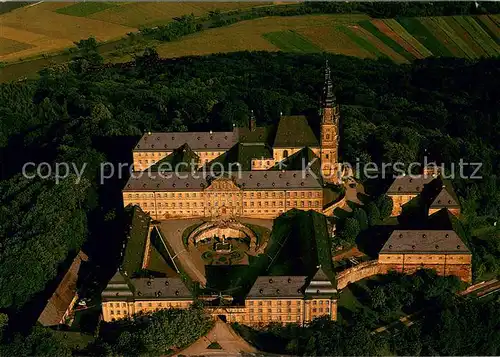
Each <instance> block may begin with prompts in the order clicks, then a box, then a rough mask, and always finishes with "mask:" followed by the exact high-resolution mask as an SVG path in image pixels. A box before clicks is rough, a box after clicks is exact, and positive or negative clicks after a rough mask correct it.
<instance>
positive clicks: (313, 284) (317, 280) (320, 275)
mask: <svg viewBox="0 0 500 357" xmlns="http://www.w3.org/2000/svg"><path fill="white" fill-rule="evenodd" d="M336 292H337V289H336V288H335V287H334V286H333V284H332V282H331V280H330V278H328V276H327V275H326V273H325V272H324V271H323V269H322V268H321V267H320V268H319V269H318V271H317V272H316V274H314V276H313V277H312V279H311V281H310V283H309V285H308V286H307V288H306V290H305V293H306V295H311V296H331V295H333V294H334V293H336Z"/></svg>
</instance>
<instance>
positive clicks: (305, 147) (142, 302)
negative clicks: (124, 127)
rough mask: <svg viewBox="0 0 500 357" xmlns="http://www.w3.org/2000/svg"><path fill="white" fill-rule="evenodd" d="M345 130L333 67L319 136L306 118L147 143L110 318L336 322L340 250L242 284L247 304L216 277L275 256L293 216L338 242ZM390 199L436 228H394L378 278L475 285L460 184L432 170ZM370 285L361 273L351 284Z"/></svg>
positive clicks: (106, 310) (157, 136)
mask: <svg viewBox="0 0 500 357" xmlns="http://www.w3.org/2000/svg"><path fill="white" fill-rule="evenodd" d="M340 122H341V120H340V109H339V105H338V103H337V100H336V97H335V95H334V91H333V84H332V80H331V78H330V70H329V68H328V66H327V67H326V71H325V82H324V89H323V99H322V103H321V111H320V123H319V129H318V130H317V132H315V130H314V129H313V128H314V125H310V123H309V121H308V118H306V117H305V116H281V117H280V119H279V122H278V123H277V125H271V126H265V127H264V126H257V124H256V120H255V118H254V116H253V113H252V114H251V115H250V119H249V123H248V126H247V127H234V128H233V130H232V131H227V132H212V131H210V132H175V133H146V134H145V135H143V137H142V138H141V139H140V140H139V142H138V143H137V145H136V146H135V148H134V150H133V153H132V156H133V163H134V170H135V172H134V173H133V175H131V177H130V179H129V180H128V182H127V183H126V185H125V187H124V189H123V201H124V205H125V207H127V208H128V209H129V211H130V217H131V224H130V226H129V230H128V233H127V238H126V239H127V241H126V243H125V244H124V249H123V252H122V259H123V263H122V265H121V266H120V268H119V269H118V271H117V273H116V274H115V275H114V276H113V278H112V279H111V280H110V281H109V284H108V286H107V287H106V289H105V290H104V292H103V293H102V298H103V303H102V308H103V318H104V320H105V321H112V320H115V319H120V318H126V317H130V316H133V315H135V314H139V313H147V312H152V311H155V310H157V309H164V308H170V307H175V308H188V307H189V306H190V305H191V304H192V303H193V302H194V301H195V300H196V299H197V300H200V301H203V302H204V303H205V304H206V306H207V308H209V309H210V312H211V314H212V315H214V316H219V317H221V318H223V319H224V320H226V321H228V322H240V323H244V324H248V325H255V324H267V323H269V322H281V323H291V322H293V323H300V324H302V323H307V322H309V321H311V320H312V319H314V318H316V317H320V316H328V317H329V318H331V319H332V320H335V319H336V318H337V298H338V291H337V280H336V276H335V275H336V274H335V273H334V270H333V263H332V259H331V252H330V251H329V252H328V254H329V257H330V258H329V262H328V263H327V264H325V263H324V261H322V263H320V264H318V265H317V266H312V267H306V268H307V269H305V271H307V274H303V275H272V274H271V275H269V274H268V272H267V270H266V269H265V268H266V266H264V269H261V271H260V273H259V274H260V275H258V276H257V275H256V276H255V277H253V278H252V280H251V281H250V283H249V285H248V286H246V285H245V284H244V283H241V287H240V288H241V289H240V290H241V291H242V292H243V293H242V295H241V296H238V297H235V296H233V294H232V292H231V291H222V290H218V291H216V289H215V290H214V291H213V293H211V294H210V293H208V292H207V289H208V286H206V283H207V278H206V276H207V274H208V273H207V272H208V271H209V270H210V269H212V268H213V266H216V265H228V266H229V267H230V268H232V267H233V266H240V267H241V266H244V265H248V266H249V265H251V264H256V263H255V262H256V261H258V257H260V255H262V254H264V253H265V254H267V255H269V256H271V253H270V251H271V250H273V249H274V248H272V247H273V244H274V242H273V239H275V236H274V235H271V233H270V232H271V228H272V227H273V220H274V222H276V219H279V217H282V216H283V215H287V214H289V213H290V212H296V211H300V212H308V214H311V215H314V217H319V218H317V219H318V220H319V221H321V222H322V223H321V224H322V225H321V227H324V230H325V232H320V234H319V236H321V234H324V236H325V237H328V238H326V239H330V233H329V232H327V229H326V227H327V226H328V224H326V221H327V219H328V220H330V219H331V218H327V217H326V216H331V215H332V212H333V210H331V209H329V207H331V204H332V202H330V201H331V200H329V199H328V197H329V191H330V190H331V187H332V186H335V185H346V186H347V184H345V183H343V182H342V181H341V180H340V179H339V177H338V175H337V172H338V163H339V140H340ZM304 162H305V163H306V164H310V165H309V167H310V170H304V169H303V163H304ZM235 163H237V164H238V165H239V166H234V164H235ZM214 167H216V168H217V170H215V171H214V169H213V168H214ZM235 167H237V169H235ZM387 195H388V196H389V197H390V198H391V199H392V201H393V211H392V215H393V216H399V215H401V214H402V213H403V212H404V207H405V205H407V204H409V203H411V202H412V200H414V199H416V198H419V199H422V201H423V202H426V209H427V213H428V215H429V220H428V221H429V227H424V228H423V229H418V230H417V229H399V228H398V229H395V230H394V231H393V232H392V234H391V235H390V236H389V237H388V239H387V241H386V242H385V244H384V245H383V248H382V249H381V251H380V253H379V255H378V258H377V261H371V262H369V264H370V266H371V267H373V266H376V267H377V269H374V270H373V271H374V272H379V273H380V272H388V271H390V270H396V271H399V272H404V273H409V274H411V273H413V272H415V271H416V270H418V269H421V268H431V269H434V270H436V271H437V273H438V274H439V275H456V276H458V277H460V278H461V279H462V280H464V281H467V282H470V281H471V279H472V271H471V253H470V251H469V249H468V248H467V246H466V245H465V244H464V243H463V242H462V240H461V238H460V237H459V235H458V234H457V232H456V231H455V227H454V226H453V224H452V223H450V222H453V219H454V217H455V216H459V215H460V205H459V201H458V198H457V197H456V195H455V193H454V191H453V188H452V186H451V184H449V183H447V182H445V181H444V180H442V179H441V176H440V173H439V172H438V171H433V172H430V171H428V170H427V171H424V172H423V174H422V175H421V176H418V177H410V176H402V177H398V178H396V179H395V180H394V182H393V183H392V185H391V186H390V187H389V189H388V191H387ZM441 222H448V223H446V224H443V223H441ZM259 227H260V228H259ZM264 227H267V228H264ZM315 227H316V226H315ZM302 238H303V239H305V238H307V237H302ZM331 238H332V239H335V237H334V236H333V237H331ZM311 239H313V238H311ZM284 242H285V243H286V239H285V241H284ZM279 252H280V249H277V252H276V255H273V256H272V259H274V258H275V257H276V256H277V255H278V254H279ZM271 262H272V260H271ZM361 270H362V269H359V271H361ZM362 277H365V276H364V275H363V272H362V271H361V272H360V273H359V274H358V273H356V274H353V275H352V276H347V277H346V278H345V279H347V283H349V282H354V281H356V280H359V279H360V278H362ZM242 281H243V280H242ZM342 285H343V286H344V285H345V284H342ZM245 286H246V288H245ZM204 288H206V289H205V290H203V289H204ZM200 291H201V292H200Z"/></svg>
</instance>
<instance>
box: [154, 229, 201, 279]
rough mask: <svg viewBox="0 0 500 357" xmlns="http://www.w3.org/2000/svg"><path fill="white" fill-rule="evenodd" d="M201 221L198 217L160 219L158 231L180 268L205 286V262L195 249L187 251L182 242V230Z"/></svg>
mask: <svg viewBox="0 0 500 357" xmlns="http://www.w3.org/2000/svg"><path fill="white" fill-rule="evenodd" d="M201 223H203V221H202V220H200V219H171V220H166V221H161V223H160V231H161V233H162V236H163V238H164V239H166V240H167V242H168V245H169V246H170V247H171V248H172V250H173V252H170V254H172V255H173V256H174V257H177V258H178V260H176V262H177V261H178V262H180V265H181V267H182V269H183V270H184V271H185V272H186V274H187V275H189V277H190V278H191V279H192V280H193V281H198V282H199V283H200V284H201V285H202V286H205V285H206V283H207V279H206V278H205V263H204V262H203V259H202V258H201V254H200V253H199V252H198V251H197V250H194V251H192V252H188V251H187V250H186V248H185V247H184V243H183V242H182V232H184V230H185V229H186V228H188V227H190V226H192V225H194V224H201Z"/></svg>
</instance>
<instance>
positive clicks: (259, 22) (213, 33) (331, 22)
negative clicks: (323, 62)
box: [157, 14, 369, 57]
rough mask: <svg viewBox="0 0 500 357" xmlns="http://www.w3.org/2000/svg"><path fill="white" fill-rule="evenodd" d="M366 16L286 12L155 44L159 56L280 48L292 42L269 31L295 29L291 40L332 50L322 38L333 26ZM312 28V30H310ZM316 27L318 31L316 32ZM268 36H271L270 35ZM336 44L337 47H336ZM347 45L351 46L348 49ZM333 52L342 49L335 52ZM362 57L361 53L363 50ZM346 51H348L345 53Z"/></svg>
mask: <svg viewBox="0 0 500 357" xmlns="http://www.w3.org/2000/svg"><path fill="white" fill-rule="evenodd" d="M366 19H369V17H368V16H367V15H362V14H356V15H304V16H287V17H265V18H260V19H255V20H248V21H242V22H238V23H236V24H233V25H230V26H227V27H220V28H214V29H210V30H206V31H203V32H200V33H196V34H193V35H189V36H186V37H184V38H182V39H180V40H179V41H174V42H167V43H162V44H159V45H158V46H157V51H158V53H159V54H160V56H162V57H181V56H192V55H206V54H210V53H218V52H234V51H247V50H248V51H279V50H282V48H280V46H281V47H283V46H287V47H288V46H289V47H290V48H293V47H294V45H293V44H291V43H289V44H285V43H284V42H283V40H282V41H281V42H280V44H279V46H278V45H277V43H276V42H275V43H273V41H274V40H275V39H276V36H277V35H276V34H274V35H266V34H270V33H277V32H286V31H294V32H295V34H296V35H295V36H290V35H288V36H287V39H288V40H290V41H292V42H293V41H297V36H299V35H300V36H301V37H303V39H305V40H306V41H307V40H309V41H310V43H311V44H313V46H312V47H311V46H310V48H313V49H314V50H316V47H318V48H320V50H321V51H325V50H329V49H330V50H331V49H332V47H330V48H329V49H328V47H327V46H328V44H327V46H324V44H325V42H327V41H330V42H331V44H332V46H338V44H335V42H336V41H337V40H336V38H335V37H336V35H337V32H336V28H337V27H338V26H341V25H347V24H353V23H356V22H358V21H361V20H366ZM311 29H314V31H311ZM316 31H317V32H316ZM317 33H321V34H322V35H326V36H327V37H326V39H325V38H320V37H319V36H318V35H317ZM269 36H271V38H270V37H269ZM341 40H342V41H344V42H348V40H347V38H345V37H344V38H341ZM337 48H338V47H337ZM349 48H350V49H351V50H349ZM330 50H329V52H335V53H344V52H336V51H330ZM347 51H351V54H352V53H355V51H356V49H355V48H354V47H353V46H352V44H348V47H347ZM358 52H360V53H361V56H362V57H368V56H367V55H364V54H365V53H364V52H362V51H358ZM344 54H347V53H344Z"/></svg>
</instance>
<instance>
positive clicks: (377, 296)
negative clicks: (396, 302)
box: [370, 286, 386, 309]
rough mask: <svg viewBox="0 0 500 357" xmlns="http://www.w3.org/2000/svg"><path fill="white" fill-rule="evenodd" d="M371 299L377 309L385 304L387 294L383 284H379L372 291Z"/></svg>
mask: <svg viewBox="0 0 500 357" xmlns="http://www.w3.org/2000/svg"><path fill="white" fill-rule="evenodd" d="M370 301H371V303H372V306H373V307H374V308H375V309H378V308H380V307H382V306H384V305H385V303H386V296H385V291H384V288H383V287H382V286H377V287H375V289H373V290H372V291H371V293H370Z"/></svg>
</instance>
